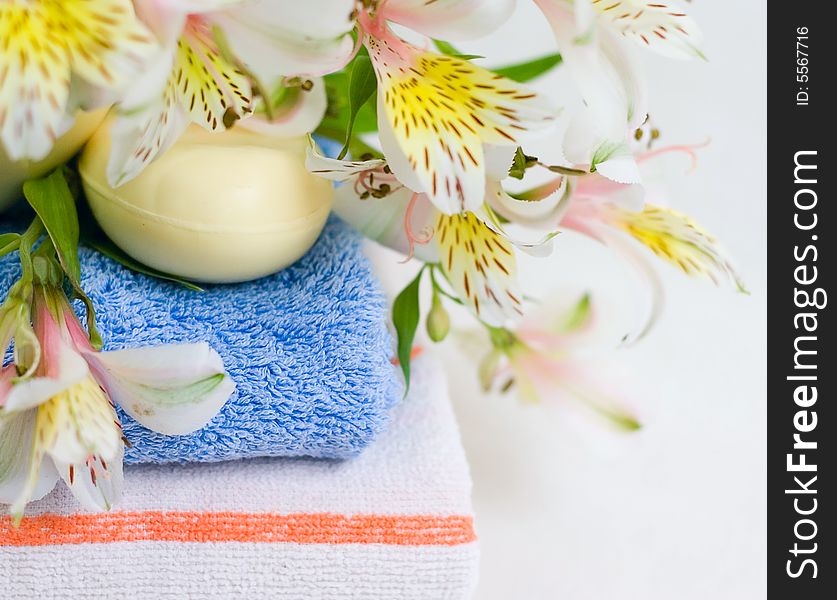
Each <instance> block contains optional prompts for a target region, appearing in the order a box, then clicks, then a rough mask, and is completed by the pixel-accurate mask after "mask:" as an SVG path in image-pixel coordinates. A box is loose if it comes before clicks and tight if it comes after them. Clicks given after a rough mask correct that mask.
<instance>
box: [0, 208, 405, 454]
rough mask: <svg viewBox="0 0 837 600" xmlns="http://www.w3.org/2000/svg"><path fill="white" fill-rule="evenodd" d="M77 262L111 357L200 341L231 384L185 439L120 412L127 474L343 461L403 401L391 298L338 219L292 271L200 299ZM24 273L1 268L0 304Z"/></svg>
mask: <svg viewBox="0 0 837 600" xmlns="http://www.w3.org/2000/svg"><path fill="white" fill-rule="evenodd" d="M1 230H3V226H2V223H0V231H1ZM6 230H8V228H7V229H6ZM80 258H81V265H82V287H83V288H84V290H85V291H86V292H87V293H88V295H89V296H90V297H91V298H92V300H93V303H94V306H95V307H96V315H97V320H98V326H99V330H100V332H101V334H102V337H103V339H104V341H105V349H106V350H116V349H121V348H128V347H134V346H146V345H159V344H164V343H180V342H197V341H205V342H208V343H209V344H210V345H211V346H212V347H213V348H214V349H215V350H217V351H218V353H219V354H220V355H221V357H222V358H223V359H224V365H225V366H226V368H227V370H228V372H229V373H230V375H231V377H232V379H233V380H234V381H235V383H236V392H235V393H234V394H233V396H232V397H231V398H230V400H229V401H228V402H227V404H226V405H225V406H224V407H223V408H222V409H221V412H220V413H219V414H218V415H217V416H216V417H215V418H214V419H213V420H212V422H211V423H209V424H208V425H207V426H206V427H204V428H203V429H201V430H200V431H197V432H195V433H193V434H190V435H185V436H178V437H167V436H164V435H162V434H158V433H154V432H151V431H149V430H147V429H146V428H144V427H142V426H141V425H139V424H138V423H137V422H136V421H134V420H133V419H131V417H129V416H128V415H126V414H125V413H124V412H121V411H120V418H121V419H122V424H123V428H124V430H125V436H126V437H127V438H128V440H129V441H130V442H131V444H132V447H131V448H129V449H127V450H126V454H125V460H126V462H127V463H144V462H169V461H179V462H184V461H207V462H211V461H220V460H229V459H237V458H245V457H255V456H313V457H325V458H346V457H349V456H353V455H355V454H357V453H358V452H360V450H362V449H363V448H364V447H365V446H366V445H367V444H368V443H369V442H370V441H371V440H372V439H373V438H374V437H375V435H376V434H377V433H378V432H379V431H380V430H381V429H382V428H383V426H384V424H385V423H386V421H387V418H388V411H389V409H390V408H391V407H392V405H393V404H394V403H396V402H397V401H398V400H399V399H400V396H401V393H402V390H401V386H400V384H399V382H398V379H397V377H396V371H395V369H394V368H393V366H392V364H391V363H390V359H391V356H392V342H391V337H390V335H389V332H388V330H387V327H386V314H387V307H386V299H385V297H384V294H383V292H382V291H381V289H380V287H379V284H378V282H377V280H376V279H375V276H374V275H373V273H372V267H371V265H370V264H369V262H368V261H367V259H366V258H365V257H364V256H363V254H362V251H361V240H360V237H359V236H358V235H357V234H356V233H354V232H353V231H352V230H351V229H350V228H349V227H348V226H347V225H346V224H345V223H343V222H342V221H340V220H339V219H337V218H336V217H331V218H330V219H329V222H328V224H327V225H326V228H325V230H324V231H323V233H322V235H321V236H320V239H319V241H318V242H317V244H316V245H315V246H314V247H313V248H312V249H311V250H310V251H309V252H308V254H306V255H305V256H304V257H303V258H302V259H300V260H299V261H298V262H297V263H296V264H294V265H293V266H291V267H289V268H288V269H286V270H284V271H282V272H280V273H277V274H275V275H272V276H269V277H265V278H263V279H259V280H256V281H252V282H247V283H242V284H236V285H209V286H206V287H205V290H206V291H205V292H195V291H191V290H188V289H186V288H184V287H182V286H180V285H178V284H176V283H169V282H165V281H160V280H158V279H153V278H150V277H146V276H144V275H140V274H138V273H135V272H133V271H130V270H128V269H126V268H124V267H122V266H121V265H119V264H117V263H116V262H114V261H112V260H110V259H108V258H106V257H105V256H103V255H101V254H99V253H97V252H93V251H91V250H89V249H86V248H81V249H80ZM19 272H20V271H19V263H18V258H17V254H16V253H15V254H13V255H9V256H6V257H5V258H2V259H0V294H2V295H3V296H5V294H6V292H7V290H8V289H9V287H10V286H11V284H12V282H13V281H14V280H16V279H17V277H18V274H19Z"/></svg>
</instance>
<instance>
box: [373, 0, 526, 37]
mask: <svg viewBox="0 0 837 600" xmlns="http://www.w3.org/2000/svg"><path fill="white" fill-rule="evenodd" d="M514 7H515V0H434V1H432V2H428V1H427V0H388V1H387V2H386V4H384V7H383V9H382V10H383V16H384V18H385V19H388V20H390V21H394V22H396V23H398V24H400V25H404V26H405V27H409V28H410V29H413V30H415V31H418V32H419V33H422V34H424V35H426V36H428V37H433V38H438V39H443V40H470V39H474V38H479V37H483V36H486V35H488V34H489V33H491V32H492V31H494V30H495V29H497V28H499V27H500V26H501V25H503V24H504V23H505V22H506V21H507V20H508V19H509V17H511V14H512V13H513V12H514Z"/></svg>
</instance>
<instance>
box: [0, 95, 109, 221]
mask: <svg viewBox="0 0 837 600" xmlns="http://www.w3.org/2000/svg"><path fill="white" fill-rule="evenodd" d="M107 112H108V109H106V108H102V109H100V110H96V111H93V112H79V113H77V114H76V120H75V122H74V123H73V126H72V127H71V128H70V130H69V131H67V133H65V134H64V135H62V136H61V137H59V138H58V140H56V142H55V146H54V147H53V148H52V151H51V152H50V153H49V154H48V155H47V157H46V158H44V159H43V160H39V161H35V162H32V161H17V162H12V161H11V160H10V159H9V157H8V156H7V155H6V152H5V150H3V145H2V144H0V213H1V212H3V211H4V210H6V209H7V208H8V207H9V206H11V205H12V203H13V202H15V201H16V200H19V199H20V198H21V197H22V194H23V183H24V182H25V181H26V180H28V179H34V178H35V177H41V176H43V175H46V174H47V173H49V172H50V171H51V170H52V169H54V168H55V167H57V166H59V165H62V164H64V163H65V162H67V161H68V160H70V158H71V157H72V156H73V155H74V154H75V153H76V152H78V151H79V149H80V148H81V147H82V145H83V144H84V142H86V141H87V139H88V138H89V137H90V136H91V135H92V134H93V132H94V131H95V130H96V127H98V126H99V124H100V123H101V122H102V120H103V119H104V118H105V115H106V114H107Z"/></svg>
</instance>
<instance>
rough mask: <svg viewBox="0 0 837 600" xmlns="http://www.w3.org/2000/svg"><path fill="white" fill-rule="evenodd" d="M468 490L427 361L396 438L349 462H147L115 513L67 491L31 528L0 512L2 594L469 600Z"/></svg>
mask: <svg viewBox="0 0 837 600" xmlns="http://www.w3.org/2000/svg"><path fill="white" fill-rule="evenodd" d="M470 493H471V483H470V478H469V475H468V465H467V463H466V461H465V455H464V452H463V450H462V446H461V444H460V441H459V434H458V430H457V426H456V421H455V419H454V416H453V411H452V409H451V406H450V401H449V398H448V394H447V390H446V381H445V377H444V373H443V371H442V369H441V368H440V366H439V365H438V364H433V363H432V362H430V361H429V359H428V358H419V359H418V360H417V361H416V362H415V363H414V375H413V383H412V386H411V391H410V394H409V396H408V397H407V398H406V399H405V400H404V402H403V403H401V405H399V406H398V407H396V408H395V409H394V410H393V416H392V422H391V424H390V427H388V429H387V431H385V432H384V433H382V434H381V436H379V438H378V439H377V440H376V441H375V442H374V443H373V444H371V445H370V447H369V448H367V450H366V451H365V452H364V453H363V454H362V455H360V456H359V457H357V458H355V459H353V460H351V461H316V460H311V459H276V458H273V459H271V458H263V459H254V460H247V461H234V462H225V463H219V464H211V465H207V464H204V465H197V464H190V465H173V464H170V465H137V466H131V467H128V468H126V469H125V494H124V496H123V498H122V501H121V503H120V504H119V505H118V506H117V507H116V509H115V510H114V511H113V512H111V513H103V514H91V513H86V512H84V511H82V510H81V509H80V508H79V505H78V504H77V503H76V501H75V499H74V498H73V497H72V495H71V494H70V493H69V491H68V490H67V488H66V487H64V486H60V487H59V488H58V489H56V490H55V491H54V492H53V493H52V494H50V495H49V496H47V497H46V498H44V499H43V500H39V501H38V502H35V503H33V504H31V505H30V506H29V507H28V508H27V513H26V517H24V519H23V521H22V523H21V526H20V528H19V529H14V528H13V527H12V525H11V519H10V518H9V517H5V516H4V517H0V578H2V581H3V588H2V590H3V591H2V592H0V595H2V596H3V598H4V599H8V600H19V599H20V600H23V599H26V600H29V599H30V598H39V599H41V600H53V599H55V600H58V599H61V600H64V599H76V598H78V599H81V598H84V599H85V600H97V599H110V598H132V599H135V600H180V599H182V598H206V599H209V600H215V599H219V600H220V599H223V600H237V599H251V598H275V599H287V600H299V599H302V598H304V599H306V600H318V599H321V600H348V599H363V600H393V599H398V600H430V599H432V600H442V599H448V600H460V599H461V600H465V599H466V598H469V597H470V595H471V593H472V591H473V587H474V584H475V582H476V575H477V568H478V548H477V543H476V541H475V534H474V528H473V511H472V506H471V500H470Z"/></svg>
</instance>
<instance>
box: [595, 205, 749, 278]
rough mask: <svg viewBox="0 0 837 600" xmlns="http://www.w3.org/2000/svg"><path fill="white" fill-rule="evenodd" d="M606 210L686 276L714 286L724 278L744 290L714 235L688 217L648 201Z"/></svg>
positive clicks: (628, 230)
mask: <svg viewBox="0 0 837 600" xmlns="http://www.w3.org/2000/svg"><path fill="white" fill-rule="evenodd" d="M610 211H611V215H613V216H612V217H611V222H612V223H613V224H615V225H616V226H618V227H620V228H621V229H623V230H625V231H627V232H628V233H629V234H630V235H631V236H633V237H634V238H635V239H636V240H638V241H639V242H641V243H642V244H644V245H645V246H647V247H648V248H650V249H651V250H652V251H653V252H654V254H656V255H657V256H659V257H660V258H662V259H663V260H666V261H667V262H669V263H671V264H673V265H675V266H676V267H678V268H679V269H680V270H682V271H683V272H684V273H686V274H687V275H702V276H704V277H708V278H709V279H711V280H712V281H713V282H714V283H715V284H716V285H717V284H719V283H720V281H721V280H722V279H727V278H728V279H730V280H731V281H732V282H734V283H735V285H736V287H737V288H738V290H739V291H741V292H746V289H745V287H744V284H743V282H742V281H741V278H740V277H739V276H738V274H737V273H736V271H735V269H734V268H733V266H732V263H731V262H730V261H729V259H728V258H727V257H726V256H725V255H724V253H723V252H722V250H721V249H720V247H719V246H718V242H717V241H716V240H715V238H713V237H712V236H711V235H710V234H709V233H707V232H706V231H704V230H703V229H702V228H701V227H700V226H699V225H698V224H697V223H695V222H694V221H693V220H692V219H690V218H689V217H688V216H686V215H684V214H682V213H679V212H676V211H673V210H670V209H666V208H660V207H658V206H653V205H650V204H646V205H645V209H644V210H643V211H642V212H630V211H626V210H622V209H618V208H611V209H610Z"/></svg>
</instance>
